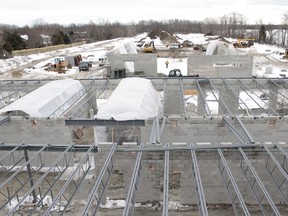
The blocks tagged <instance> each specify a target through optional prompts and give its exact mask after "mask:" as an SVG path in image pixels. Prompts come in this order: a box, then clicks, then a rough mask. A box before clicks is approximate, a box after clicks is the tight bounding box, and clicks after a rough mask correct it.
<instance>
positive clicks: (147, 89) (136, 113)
mask: <svg viewBox="0 0 288 216" xmlns="http://www.w3.org/2000/svg"><path fill="white" fill-rule="evenodd" d="M160 104H161V103H160V95H159V93H158V92H157V91H156V90H155V89H154V86H153V84H152V82H151V80H148V79H144V78H135V77H134V78H125V79H123V80H121V81H120V83H119V84H118V86H117V87H116V88H115V90H114V91H113V93H112V94H111V96H110V97H109V99H108V100H107V102H106V103H105V104H104V105H103V107H101V108H100V109H99V111H98V113H97V114H96V115H95V118H96V119H106V120H109V119H114V120H116V121H128V120H146V119H149V118H153V117H155V116H157V115H158V111H159V107H160Z"/></svg>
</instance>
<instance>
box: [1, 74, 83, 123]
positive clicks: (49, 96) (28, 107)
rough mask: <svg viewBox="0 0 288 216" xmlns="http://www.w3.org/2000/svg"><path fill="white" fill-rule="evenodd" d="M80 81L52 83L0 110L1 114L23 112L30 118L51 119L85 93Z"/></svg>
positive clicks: (67, 80) (65, 80)
mask: <svg viewBox="0 0 288 216" xmlns="http://www.w3.org/2000/svg"><path fill="white" fill-rule="evenodd" d="M83 88H84V87H83V85H82V84H81V83H80V81H78V80H73V79H62V80H56V81H51V82H49V83H47V84H45V85H43V86H41V87H39V88H38V89H36V90H34V91H32V92H30V93H29V94H27V95H25V96H23V97H22V98H19V99H18V100H16V101H15V102H13V103H11V104H9V105H7V106H6V107H4V108H3V109H0V113H4V112H9V111H23V112H25V113H27V114H28V115H29V116H30V117H37V118H39V117H46V118H47V117H49V116H50V115H51V114H53V113H54V112H55V111H56V110H57V109H59V107H61V106H62V105H63V104H64V103H65V102H67V101H68V100H69V99H70V98H71V97H72V96H74V95H75V94H76V93H77V92H79V91H81V90H82V91H83Z"/></svg>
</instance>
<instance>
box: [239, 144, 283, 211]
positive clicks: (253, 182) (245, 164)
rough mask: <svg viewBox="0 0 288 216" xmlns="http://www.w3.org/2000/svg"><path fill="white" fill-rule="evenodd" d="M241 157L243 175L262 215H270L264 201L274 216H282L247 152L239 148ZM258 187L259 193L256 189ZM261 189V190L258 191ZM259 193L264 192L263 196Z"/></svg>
mask: <svg viewBox="0 0 288 216" xmlns="http://www.w3.org/2000/svg"><path fill="white" fill-rule="evenodd" d="M238 149H239V152H240V155H241V159H242V160H241V165H240V167H241V169H242V171H243V174H244V175H245V177H246V180H247V182H248V184H249V186H250V188H251V190H252V193H253V195H254V197H255V198H256V200H257V202H258V204H259V207H260V209H261V211H262V213H263V214H264V215H269V214H268V212H267V206H266V205H264V202H263V201H264V200H266V201H267V202H268V203H269V204H270V207H271V209H272V210H273V212H274V215H276V216H280V215H281V214H280V212H279V210H278V209H277V207H276V205H275V203H274V202H273V200H272V198H271V197H270V195H269V193H268V191H267V190H266V188H265V186H264V184H263V182H262V181H261V179H260V178H259V176H258V174H257V172H256V170H255V168H254V167H253V165H252V164H251V162H250V161H249V159H248V157H247V156H246V154H245V152H244V151H243V149H242V148H241V147H239V148H238ZM256 187H257V191H256V189H255V188H256ZM258 189H260V190H258ZM257 192H258V193H257ZM259 192H262V193H261V194H259Z"/></svg>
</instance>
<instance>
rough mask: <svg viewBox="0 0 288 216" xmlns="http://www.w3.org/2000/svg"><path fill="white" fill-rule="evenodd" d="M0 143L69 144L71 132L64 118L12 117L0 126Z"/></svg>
mask: <svg viewBox="0 0 288 216" xmlns="http://www.w3.org/2000/svg"><path fill="white" fill-rule="evenodd" d="M0 137H1V141H2V142H4V143H6V144H9V143H11V144H12V143H13V144H21V143H26V144H49V143H50V144H71V142H72V130H71V128H70V127H69V126H66V125H65V119H64V118H57V119H46V118H27V119H25V118H23V117H21V116H12V117H11V118H10V121H9V122H6V123H5V124H3V125H2V126H1V130H0Z"/></svg>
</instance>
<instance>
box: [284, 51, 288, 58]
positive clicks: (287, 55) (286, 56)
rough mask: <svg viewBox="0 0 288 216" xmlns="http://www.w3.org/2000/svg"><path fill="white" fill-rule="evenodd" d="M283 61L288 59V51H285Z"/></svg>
mask: <svg viewBox="0 0 288 216" xmlns="http://www.w3.org/2000/svg"><path fill="white" fill-rule="evenodd" d="M283 59H288V49H285V53H284V56H283Z"/></svg>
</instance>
